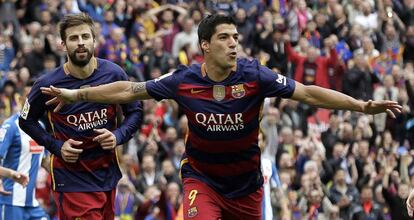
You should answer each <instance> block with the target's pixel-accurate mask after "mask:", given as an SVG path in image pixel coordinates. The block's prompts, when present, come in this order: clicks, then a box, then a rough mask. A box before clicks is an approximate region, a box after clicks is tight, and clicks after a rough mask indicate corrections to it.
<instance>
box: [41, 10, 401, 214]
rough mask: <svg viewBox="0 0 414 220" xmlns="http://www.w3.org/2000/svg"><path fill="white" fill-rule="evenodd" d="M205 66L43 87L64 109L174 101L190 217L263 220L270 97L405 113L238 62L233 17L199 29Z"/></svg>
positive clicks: (203, 23) (372, 111)
mask: <svg viewBox="0 0 414 220" xmlns="http://www.w3.org/2000/svg"><path fill="white" fill-rule="evenodd" d="M198 36H199V44H200V47H201V49H202V51H203V53H204V58H205V63H204V64H202V65H191V66H189V67H185V66H180V67H178V69H177V70H176V71H174V72H173V73H169V74H166V75H163V76H161V77H160V78H158V79H155V80H150V81H147V82H138V83H134V82H115V83H110V84H108V85H101V86H97V87H93V88H82V89H63V88H56V87H54V86H58V85H54V86H51V87H49V88H42V91H43V92H44V93H45V94H47V95H51V96H56V97H54V98H53V99H51V100H49V101H48V102H47V104H49V105H55V111H62V110H63V109H66V108H68V107H70V106H72V105H65V104H67V103H72V102H76V101H88V102H97V103H128V102H131V101H134V100H142V99H150V98H154V99H156V100H161V99H174V100H175V101H176V102H177V103H178V104H179V105H180V106H181V108H182V110H183V111H184V113H185V114H186V116H187V117H188V127H189V132H188V138H187V142H186V151H185V155H184V156H183V159H182V161H181V175H182V180H183V185H184V201H183V202H184V217H185V219H261V215H262V214H261V201H262V194H263V188H262V185H263V177H262V174H261V171H260V149H259V147H258V145H257V142H258V132H259V119H260V110H261V106H262V103H263V100H264V98H265V97H274V96H279V97H282V98H292V99H294V100H298V101H302V102H304V103H307V104H310V105H314V106H318V107H323V108H331V109H348V110H353V111H360V112H364V113H369V114H376V113H380V112H388V113H389V114H390V115H391V116H394V112H400V109H401V106H399V105H398V104H397V103H395V102H391V101H368V102H363V101H358V100H355V99H353V98H351V97H349V96H346V95H344V94H342V93H339V92H336V91H333V90H328V89H324V88H320V87H317V86H304V85H302V84H301V83H298V82H295V81H294V80H292V79H289V78H286V77H285V76H283V75H279V74H276V73H274V72H272V71H271V70H269V69H268V68H266V67H264V66H262V65H260V64H259V62H258V61H257V60H252V61H250V60H248V59H238V58H237V44H238V40H239V39H238V38H239V34H238V33H237V29H236V24H235V22H234V20H233V19H232V18H231V17H229V16H225V15H219V14H215V15H210V16H208V17H206V18H204V19H203V20H202V21H201V23H200V24H199V28H198Z"/></svg>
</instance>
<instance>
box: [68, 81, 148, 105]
mask: <svg viewBox="0 0 414 220" xmlns="http://www.w3.org/2000/svg"><path fill="white" fill-rule="evenodd" d="M149 98H151V97H150V96H149V95H148V93H147V92H146V89H145V82H138V83H136V82H129V81H117V82H113V83H109V84H105V85H100V86H96V87H89V88H83V89H79V90H76V97H75V100H76V101H88V102H97V103H106V104H123V103H128V102H132V101H135V100H143V99H149Z"/></svg>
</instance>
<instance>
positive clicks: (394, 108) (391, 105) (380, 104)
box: [362, 100, 402, 118]
mask: <svg viewBox="0 0 414 220" xmlns="http://www.w3.org/2000/svg"><path fill="white" fill-rule="evenodd" d="M362 108H363V109H362V112H364V113H367V114H372V115H374V114H378V113H382V112H386V113H387V114H388V115H389V116H391V117H392V118H395V114H394V112H398V113H401V109H402V106H401V105H398V103H397V102H394V101H388V100H386V101H372V100H369V101H368V102H365V103H364V105H363V107H362Z"/></svg>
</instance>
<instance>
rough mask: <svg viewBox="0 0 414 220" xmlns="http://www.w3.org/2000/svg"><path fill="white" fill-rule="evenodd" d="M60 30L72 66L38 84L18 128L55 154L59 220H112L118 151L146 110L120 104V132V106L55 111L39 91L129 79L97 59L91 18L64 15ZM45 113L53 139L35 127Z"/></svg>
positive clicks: (85, 105)
mask: <svg viewBox="0 0 414 220" xmlns="http://www.w3.org/2000/svg"><path fill="white" fill-rule="evenodd" d="M59 28H60V35H61V39H62V45H63V46H64V47H65V48H66V50H67V54H68V55H67V58H68V61H67V63H65V64H64V65H62V66H60V67H58V68H56V69H55V70H53V71H52V72H50V73H47V74H45V75H44V76H43V77H41V78H40V79H39V80H38V81H37V82H36V83H35V85H34V86H33V89H32V91H31V92H30V94H29V97H28V100H26V103H25V105H24V107H23V111H22V113H21V115H20V127H21V128H22V129H23V130H24V131H25V132H26V133H27V134H29V135H30V136H31V137H32V138H33V139H34V140H35V141H36V142H37V143H39V144H40V145H43V146H45V147H46V148H47V149H48V150H49V151H50V152H51V153H52V154H53V155H52V156H51V173H52V187H53V191H54V192H53V195H54V199H55V201H56V203H57V208H58V215H59V219H76V218H80V219H113V218H114V196H115V187H116V185H117V183H118V180H119V179H120V177H121V172H120V169H119V166H118V159H117V156H116V151H115V147H116V146H117V145H120V144H123V143H124V142H126V141H127V140H128V139H130V138H131V137H132V135H133V134H134V132H136V131H137V129H138V127H139V125H140V123H141V111H142V108H141V106H140V104H139V103H138V102H131V103H129V104H125V105H122V106H121V107H122V112H123V115H124V116H125V118H124V120H123V122H122V124H120V126H119V127H118V128H117V120H116V116H117V106H116V105H107V104H93V103H76V104H73V105H68V106H65V107H64V108H62V109H61V110H60V111H59V112H52V111H51V110H52V109H51V108H50V107H48V106H46V105H45V101H46V100H47V98H48V97H47V96H46V95H43V94H42V93H41V91H40V89H39V88H40V87H43V86H49V85H55V86H59V87H64V88H70V89H78V88H84V87H94V86H97V85H101V84H106V83H110V82H114V81H119V80H124V81H126V80H127V79H128V78H127V75H126V74H125V72H124V71H123V70H122V69H121V68H120V67H119V66H117V65H115V64H114V63H112V62H109V61H107V60H103V59H98V58H95V57H94V54H93V51H94V43H95V33H94V27H93V21H92V19H91V18H90V17H89V16H88V15H86V14H71V15H66V16H65V17H64V18H63V20H62V22H61V23H60V25H59ZM44 112H47V116H48V119H49V122H50V124H51V127H52V129H53V136H51V135H50V134H48V133H47V132H46V131H45V130H44V129H42V128H41V127H40V125H39V123H38V122H37V121H38V119H39V118H40V117H41V116H42V115H43V114H44Z"/></svg>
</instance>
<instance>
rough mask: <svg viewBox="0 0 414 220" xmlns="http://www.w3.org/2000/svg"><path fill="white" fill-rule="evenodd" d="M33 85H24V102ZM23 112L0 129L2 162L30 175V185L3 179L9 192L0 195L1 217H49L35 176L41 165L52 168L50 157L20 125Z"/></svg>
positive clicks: (0, 156)
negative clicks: (37, 192)
mask: <svg viewBox="0 0 414 220" xmlns="http://www.w3.org/2000/svg"><path fill="white" fill-rule="evenodd" d="M30 89H31V85H28V86H26V87H25V88H24V91H23V96H22V97H21V100H20V101H21V102H22V103H23V102H24V100H25V99H26V95H27V94H29V91H30ZM19 115H20V113H16V114H14V115H12V116H11V117H10V118H8V119H7V120H6V121H5V122H4V123H3V125H2V127H1V128H0V158H1V159H2V165H3V166H4V167H7V168H9V169H13V170H16V171H17V172H20V173H24V174H27V175H28V177H26V178H27V179H26V181H28V184H27V186H26V187H25V186H22V185H20V184H17V183H15V182H14V181H13V179H9V178H4V179H3V187H2V188H3V189H4V190H5V191H6V192H9V193H7V194H6V195H0V205H1V206H0V213H2V214H1V215H0V220H3V219H4V220H5V219H22V220H25V219H49V216H48V214H47V213H46V212H45V210H44V209H43V208H42V207H40V205H39V202H38V201H37V200H36V197H35V193H36V179H37V173H38V170H39V168H40V166H43V167H44V168H45V169H46V170H48V169H49V160H48V158H47V157H46V156H45V151H44V147H42V146H39V145H38V144H37V143H36V142H35V141H33V139H31V138H30V137H29V135H27V134H26V133H25V132H23V131H22V130H21V129H20V128H19V126H18V123H19V122H18V120H19Z"/></svg>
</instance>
